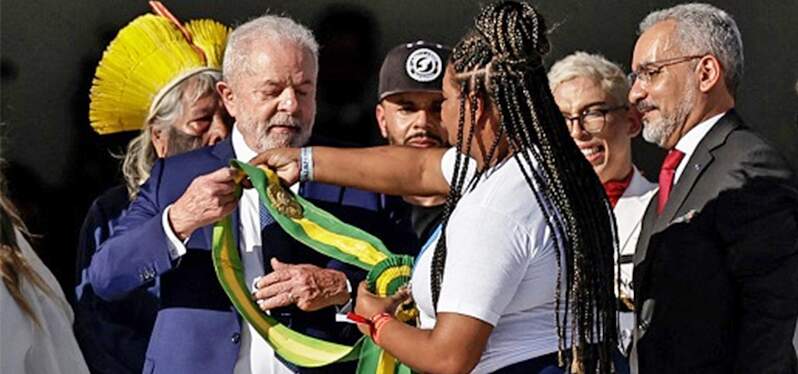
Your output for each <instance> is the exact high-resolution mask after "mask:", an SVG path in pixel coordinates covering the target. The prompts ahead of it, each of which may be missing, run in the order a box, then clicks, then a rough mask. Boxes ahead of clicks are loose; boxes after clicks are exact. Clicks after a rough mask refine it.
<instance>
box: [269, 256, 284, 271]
mask: <svg viewBox="0 0 798 374" xmlns="http://www.w3.org/2000/svg"><path fill="white" fill-rule="evenodd" d="M270 263H271V264H272V269H274V270H280V269H285V268H287V267H288V264H286V263H283V262H280V260H278V259H277V257H272V259H271V261H270Z"/></svg>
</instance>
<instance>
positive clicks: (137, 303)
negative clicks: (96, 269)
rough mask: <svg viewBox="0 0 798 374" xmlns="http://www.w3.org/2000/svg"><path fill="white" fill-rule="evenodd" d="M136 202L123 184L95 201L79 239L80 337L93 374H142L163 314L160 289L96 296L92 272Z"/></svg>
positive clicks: (77, 303)
mask: <svg viewBox="0 0 798 374" xmlns="http://www.w3.org/2000/svg"><path fill="white" fill-rule="evenodd" d="M128 205H130V198H129V197H128V194H127V188H125V186H124V185H119V186H116V187H113V188H111V189H109V190H107V191H105V192H104V193H103V194H102V195H100V197H98V198H97V199H95V200H94V202H93V203H92V204H91V207H90V208H89V211H88V213H86V219H85V220H84V221H83V226H82V227H81V229H80V235H79V236H78V252H77V270H78V272H77V278H76V279H78V280H79V283H78V285H77V286H76V287H75V300H76V301H75V305H73V309H74V310H75V338H77V341H78V344H79V345H80V350H81V351H82V352H83V356H84V358H85V359H86V364H87V365H88V366H89V370H90V371H91V372H92V374H133V373H141V370H142V368H143V367H144V353H145V352H146V351H147V344H148V343H149V340H150V334H151V333H152V326H153V324H154V323H155V316H156V314H157V313H158V298H157V295H158V287H157V284H155V282H152V284H151V285H150V287H140V288H138V289H137V290H135V291H133V292H131V293H129V294H128V295H127V296H126V297H125V298H123V299H120V300H116V301H105V300H103V299H101V298H100V297H98V296H97V295H95V294H94V289H92V286H91V284H90V283H89V279H88V272H87V268H88V266H89V264H90V263H91V258H92V256H93V255H94V254H95V253H96V251H97V248H98V247H99V246H100V244H102V243H103V242H104V241H106V240H107V239H108V238H109V237H111V236H112V235H113V234H114V228H115V227H116V226H117V223H118V222H119V221H120V220H121V219H122V217H124V216H125V212H126V211H127V207H128Z"/></svg>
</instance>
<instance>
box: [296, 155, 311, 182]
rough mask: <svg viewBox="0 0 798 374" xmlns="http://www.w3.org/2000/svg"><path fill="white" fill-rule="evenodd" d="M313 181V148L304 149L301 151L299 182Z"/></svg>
mask: <svg viewBox="0 0 798 374" xmlns="http://www.w3.org/2000/svg"><path fill="white" fill-rule="evenodd" d="M312 180H313V148H311V147H302V148H300V149H299V181H300V182H308V181H312Z"/></svg>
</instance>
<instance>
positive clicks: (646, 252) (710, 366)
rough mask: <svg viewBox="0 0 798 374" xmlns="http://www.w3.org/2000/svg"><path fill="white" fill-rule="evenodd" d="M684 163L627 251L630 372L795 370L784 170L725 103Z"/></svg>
mask: <svg viewBox="0 0 798 374" xmlns="http://www.w3.org/2000/svg"><path fill="white" fill-rule="evenodd" d="M683 162H687V165H686V167H685V169H684V171H683V173H682V175H681V177H680V179H679V180H678V183H676V184H675V185H674V187H673V190H672V192H671V196H670V198H669V200H668V203H667V205H666V206H665V209H664V211H663V212H662V214H661V215H658V214H657V213H656V205H657V203H656V201H657V197H656V196H655V197H654V198H653V199H652V202H651V203H650V204H649V207H648V210H647V211H646V215H645V217H644V218H643V226H642V230H641V233H640V239H639V241H638V246H637V251H636V253H635V269H634V288H635V304H636V312H637V317H638V324H637V331H636V333H635V349H636V352H635V354H636V360H637V365H638V368H639V373H641V374H648V373H794V372H796V358H795V351H794V350H793V349H792V343H791V340H792V333H793V331H794V328H795V321H796V314H798V248H797V247H796V237H798V236H796V233H798V217H797V214H796V208H797V207H798V198H796V190H795V188H794V180H793V173H792V171H791V170H790V168H789V167H788V166H787V164H786V162H785V161H784V159H783V158H782V157H781V156H780V155H779V154H778V153H777V152H776V151H775V150H774V149H773V148H772V147H771V146H770V145H769V144H767V143H766V142H765V141H763V140H762V139H761V138H760V137H759V136H758V135H756V134H755V133H753V132H752V131H751V130H749V129H748V128H746V127H745V126H744V125H743V122H742V120H741V119H740V118H739V117H738V116H737V114H736V113H735V112H734V111H733V110H732V111H730V112H729V113H727V114H726V115H724V116H723V117H722V118H721V119H720V120H719V121H718V122H717V123H716V124H715V125H714V126H713V128H712V129H711V130H710V131H709V132H708V133H707V135H706V136H705V137H704V139H703V140H702V141H701V142H700V144H699V145H698V147H697V148H696V150H695V152H694V153H693V155H692V156H691V157H690V159H689V160H684V161H683ZM633 360H634V358H633Z"/></svg>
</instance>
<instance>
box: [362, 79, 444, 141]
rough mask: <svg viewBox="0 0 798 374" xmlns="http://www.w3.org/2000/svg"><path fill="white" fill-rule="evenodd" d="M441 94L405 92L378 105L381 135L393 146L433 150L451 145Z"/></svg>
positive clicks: (385, 99)
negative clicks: (431, 148) (442, 116)
mask: <svg viewBox="0 0 798 374" xmlns="http://www.w3.org/2000/svg"><path fill="white" fill-rule="evenodd" d="M442 100H443V95H442V94H441V93H440V92H404V93H398V94H394V95H391V96H388V97H386V98H384V99H383V100H382V101H381V102H380V103H379V104H377V108H376V115H377V122H378V123H379V125H380V132H382V136H383V137H384V138H386V139H388V143H390V144H393V145H408V146H411V147H419V148H430V147H444V146H446V145H448V143H447V138H448V136H447V134H446V129H444V128H443V126H442V125H441V101H442Z"/></svg>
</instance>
